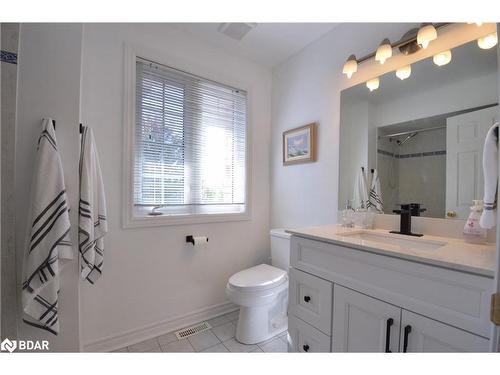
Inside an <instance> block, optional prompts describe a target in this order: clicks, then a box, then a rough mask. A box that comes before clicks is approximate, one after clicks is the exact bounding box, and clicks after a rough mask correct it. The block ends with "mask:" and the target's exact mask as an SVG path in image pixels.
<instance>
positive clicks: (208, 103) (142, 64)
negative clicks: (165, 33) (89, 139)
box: [134, 58, 247, 214]
mask: <svg viewBox="0 0 500 375" xmlns="http://www.w3.org/2000/svg"><path fill="white" fill-rule="evenodd" d="M136 79H137V82H136V132H135V137H136V138H135V151H134V152H135V163H134V204H135V206H136V207H145V208H148V207H149V208H151V207H154V206H161V208H159V209H158V211H159V212H162V213H164V214H176V213H178V214H196V213H227V212H243V211H245V197H246V191H245V190H246V117H247V114H246V111H247V93H246V92H245V91H243V90H238V89H236V88H232V87H229V86H226V85H223V84H220V83H216V82H213V81H210V80H207V79H204V78H201V77H197V76H194V75H192V74H188V73H185V72H182V71H179V70H176V69H173V68H169V67H167V66H164V65H160V64H155V63H152V62H150V61H147V60H143V59H140V58H138V59H137V61H136Z"/></svg>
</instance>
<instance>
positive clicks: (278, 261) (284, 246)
mask: <svg viewBox="0 0 500 375" xmlns="http://www.w3.org/2000/svg"><path fill="white" fill-rule="evenodd" d="M270 234H271V265H273V266H275V267H278V268H281V269H282V270H285V271H286V272H288V267H289V266H290V237H291V234H289V233H286V232H285V229H271V232H270Z"/></svg>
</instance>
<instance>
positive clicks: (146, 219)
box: [123, 208, 250, 228]
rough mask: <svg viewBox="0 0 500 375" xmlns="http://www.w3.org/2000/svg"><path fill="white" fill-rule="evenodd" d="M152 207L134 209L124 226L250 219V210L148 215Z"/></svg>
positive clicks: (140, 226) (126, 218)
mask: <svg viewBox="0 0 500 375" xmlns="http://www.w3.org/2000/svg"><path fill="white" fill-rule="evenodd" d="M150 211H151V210H150V209H144V208H142V209H134V210H133V213H132V215H131V217H124V222H123V227H124V228H146V227H161V226H169V225H188V224H204V223H220V222H231V221H245V220H250V213H249V212H248V210H246V211H243V212H232V213H196V214H167V213H165V214H163V215H158V216H152V215H148V213H149V212H150Z"/></svg>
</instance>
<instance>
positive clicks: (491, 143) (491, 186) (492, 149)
mask: <svg viewBox="0 0 500 375" xmlns="http://www.w3.org/2000/svg"><path fill="white" fill-rule="evenodd" d="M495 128H498V122H497V123H495V124H494V125H493V126H492V127H491V128H490V130H488V133H487V134H486V139H485V140H484V149H483V172H484V197H483V201H484V209H483V213H482V214H481V219H480V220H479V225H481V227H483V228H486V229H490V228H493V227H494V226H495V225H496V217H497V210H496V208H497V183H498V143H497V142H498V140H497V136H496V135H495Z"/></svg>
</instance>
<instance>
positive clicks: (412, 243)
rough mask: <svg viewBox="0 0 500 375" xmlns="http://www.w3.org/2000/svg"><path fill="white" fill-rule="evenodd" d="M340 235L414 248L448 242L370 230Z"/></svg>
mask: <svg viewBox="0 0 500 375" xmlns="http://www.w3.org/2000/svg"><path fill="white" fill-rule="evenodd" d="M339 235H340V236H342V237H348V238H352V239H357V240H362V241H370V242H376V243H380V244H384V245H391V246H398V247H402V248H406V249H412V250H437V249H439V248H441V247H443V246H444V245H446V242H440V241H429V240H425V239H423V238H401V237H402V236H403V235H401V234H390V233H387V234H382V233H370V232H368V231H359V232H347V233H341V234H339Z"/></svg>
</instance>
